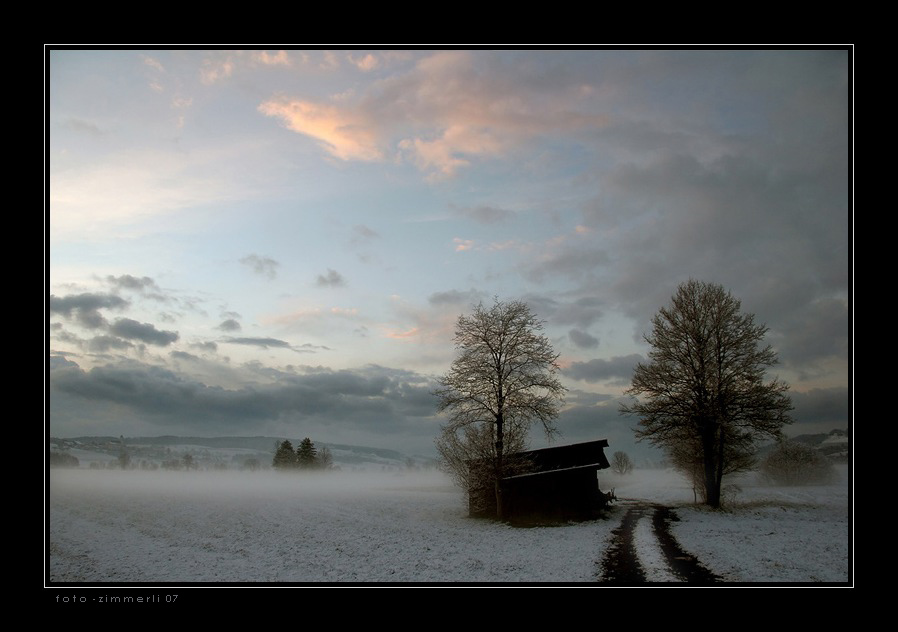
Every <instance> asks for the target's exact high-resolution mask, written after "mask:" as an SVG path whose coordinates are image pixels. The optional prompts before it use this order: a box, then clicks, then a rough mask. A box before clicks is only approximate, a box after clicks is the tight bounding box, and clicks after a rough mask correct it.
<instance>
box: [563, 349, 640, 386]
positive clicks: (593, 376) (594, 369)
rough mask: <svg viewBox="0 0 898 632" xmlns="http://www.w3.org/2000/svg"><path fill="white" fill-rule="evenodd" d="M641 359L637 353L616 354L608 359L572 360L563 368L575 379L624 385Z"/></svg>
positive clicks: (630, 378)
mask: <svg viewBox="0 0 898 632" xmlns="http://www.w3.org/2000/svg"><path fill="white" fill-rule="evenodd" d="M642 361H643V357H642V356H640V355H639V354H637V353H634V354H632V355H628V356H618V357H614V358H611V359H610V360H602V359H599V358H597V359H595V360H589V361H588V362H574V363H572V364H571V366H570V367H568V368H567V369H564V374H565V375H567V376H568V377H570V378H573V379H575V380H583V381H584V382H590V383H592V382H608V383H610V384H616V385H625V384H629V383H630V380H632V379H633V369H635V368H636V365H637V364H639V363H640V362H642Z"/></svg>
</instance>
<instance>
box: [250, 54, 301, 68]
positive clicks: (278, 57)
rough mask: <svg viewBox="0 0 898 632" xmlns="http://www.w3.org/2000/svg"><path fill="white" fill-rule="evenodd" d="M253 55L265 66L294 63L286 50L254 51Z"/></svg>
mask: <svg viewBox="0 0 898 632" xmlns="http://www.w3.org/2000/svg"><path fill="white" fill-rule="evenodd" d="M252 57H253V59H254V60H255V61H258V62H260V63H262V64H263V65H265V66H290V65H291V63H292V62H291V61H290V56H289V55H288V54H287V51H285V50H279V51H278V52H276V53H274V54H272V53H269V52H268V51H265V50H263V51H259V52H257V53H254V54H253V56H252Z"/></svg>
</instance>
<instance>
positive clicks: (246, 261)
mask: <svg viewBox="0 0 898 632" xmlns="http://www.w3.org/2000/svg"><path fill="white" fill-rule="evenodd" d="M240 263H242V264H243V265H245V266H248V267H249V268H251V269H252V271H253V272H255V273H256V274H261V275H263V276H267V277H268V278H269V279H273V278H275V277H276V276H277V269H278V266H280V265H281V264H280V263H278V262H277V261H275V260H274V259H272V258H271V257H260V256H259V255H247V256H245V257H243V258H242V259H241V260H240Z"/></svg>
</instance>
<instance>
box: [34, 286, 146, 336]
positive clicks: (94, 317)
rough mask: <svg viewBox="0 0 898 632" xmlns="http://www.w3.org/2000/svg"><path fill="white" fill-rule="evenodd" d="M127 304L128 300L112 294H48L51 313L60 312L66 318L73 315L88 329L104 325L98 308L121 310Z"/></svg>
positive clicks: (104, 321) (104, 319)
mask: <svg viewBox="0 0 898 632" xmlns="http://www.w3.org/2000/svg"><path fill="white" fill-rule="evenodd" d="M128 305H130V303H129V302H128V301H126V300H125V299H123V298H121V297H118V296H116V295H114V294H77V295H73V296H64V297H58V296H54V295H52V294H51V295H50V313H51V314H61V315H63V316H65V317H66V318H72V317H74V318H75V319H76V320H77V322H78V323H80V324H81V325H82V326H83V327H86V328H88V329H97V328H100V327H103V326H105V325H106V318H104V317H103V315H102V314H100V311H99V310H100V309H113V310H122V309H124V308H125V307H127V306H128Z"/></svg>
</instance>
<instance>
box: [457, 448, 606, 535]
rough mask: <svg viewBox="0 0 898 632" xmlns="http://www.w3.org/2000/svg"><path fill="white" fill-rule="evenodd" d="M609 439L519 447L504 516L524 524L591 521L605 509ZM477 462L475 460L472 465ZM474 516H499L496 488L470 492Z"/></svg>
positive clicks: (505, 487)
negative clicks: (603, 476)
mask: <svg viewBox="0 0 898 632" xmlns="http://www.w3.org/2000/svg"><path fill="white" fill-rule="evenodd" d="M607 447H608V441H607V440H606V439H600V440H597V441H588V442H586V443H576V444H573V445H566V446H558V447H552V448H543V449H541V450H529V451H527V452H518V453H515V454H512V455H509V456H508V457H507V459H508V461H509V462H510V464H511V466H510V467H509V468H508V469H510V470H511V471H512V472H514V473H513V474H510V475H507V476H505V477H504V478H503V479H502V480H501V481H500V485H501V490H502V507H503V514H504V515H503V519H505V520H508V521H509V522H518V523H542V522H564V521H568V520H587V519H590V518H593V517H595V516H596V515H597V512H599V511H600V510H601V509H603V508H604V506H605V504H606V502H607V497H606V496H605V495H604V494H603V493H602V492H601V491H600V490H599V481H598V472H599V470H604V469H607V468H608V467H610V464H609V463H608V459H607V457H606V456H605V448H607ZM469 466H471V467H475V466H476V465H475V464H469ZM468 510H469V514H470V515H471V516H474V517H494V516H495V515H496V492H495V489H494V487H493V485H491V484H490V485H484V486H482V487H480V488H475V489H471V490H469V492H468Z"/></svg>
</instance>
